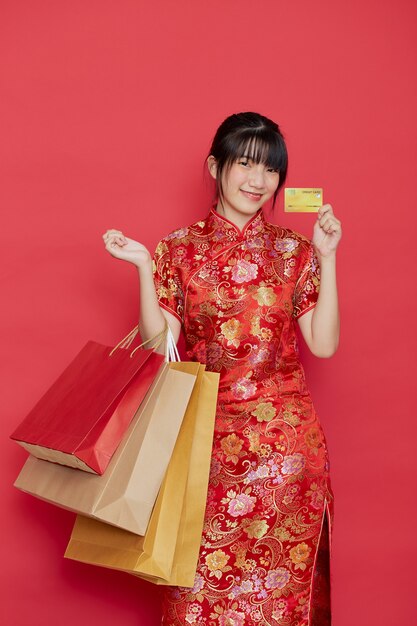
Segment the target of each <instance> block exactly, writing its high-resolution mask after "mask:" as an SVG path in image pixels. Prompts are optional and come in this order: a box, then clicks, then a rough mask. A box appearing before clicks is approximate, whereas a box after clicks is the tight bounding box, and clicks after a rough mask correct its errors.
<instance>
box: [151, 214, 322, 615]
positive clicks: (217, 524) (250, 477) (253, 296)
mask: <svg viewBox="0 0 417 626" xmlns="http://www.w3.org/2000/svg"><path fill="white" fill-rule="evenodd" d="M154 279H155V285H156V289H157V294H158V299H159V302H160V305H161V306H162V307H163V308H164V309H166V310H167V311H169V312H170V313H172V314H173V315H175V316H176V317H177V318H178V319H179V320H180V321H181V324H182V328H183V331H184V334H185V341H186V350H187V356H188V358H190V359H191V360H197V361H199V362H201V363H205V364H206V365H207V369H208V370H210V371H214V372H219V373H220V388H219V397H218V405H217V416H216V423H215V433H214V442H213V454H212V463H211V474H210V482H209V487H208V497H207V507H206V512H205V522H204V530H203V535H202V541H201V550H200V555H199V561H198V568H197V574H196V577H195V583H194V587H193V588H192V589H186V588H168V589H167V592H166V594H164V607H163V618H162V623H163V625H164V626H180V625H181V626H184V625H189V624H194V625H196V626H203V625H204V626H307V625H308V626H328V625H329V624H330V601H329V591H330V587H329V564H328V556H329V555H328V549H329V535H330V528H331V520H332V506H331V504H332V492H331V487H330V482H329V474H328V456H327V449H326V442H325V438H324V435H323V432H322V429H321V426H320V423H319V421H318V418H317V415H316V413H315V410H314V407H313V404H312V401H311V397H310V394H309V392H308V389H307V387H306V383H305V377H304V371H303V368H302V366H301V364H300V361H299V354H298V348H297V338H296V331H295V326H296V321H297V318H298V317H300V316H301V315H303V313H305V312H306V311H309V310H310V309H312V308H313V307H314V305H315V303H316V301H317V294H318V290H319V280H320V279H319V268H318V264H317V259H316V257H315V255H314V252H313V248H312V245H311V243H310V242H309V241H308V240H307V239H306V238H304V237H303V236H301V235H299V234H297V233H295V232H293V231H291V230H288V229H284V228H281V227H279V226H275V225H273V224H270V223H268V222H267V221H266V220H265V218H264V215H263V213H262V211H260V212H258V213H257V214H256V215H255V216H254V217H253V218H252V219H251V220H250V221H249V222H248V224H247V225H246V226H245V228H244V229H243V230H242V231H241V230H239V228H237V227H236V226H235V225H234V224H232V223H231V222H229V221H228V220H227V219H226V218H224V217H222V216H220V215H219V214H218V213H217V212H216V211H215V210H211V212H210V214H209V216H208V217H207V218H206V219H205V220H202V221H200V222H197V223H196V224H194V225H192V226H190V227H188V228H181V229H180V230H177V231H175V232H174V233H172V234H171V235H169V236H168V237H166V238H165V239H163V240H162V241H161V242H160V243H159V245H158V247H157V249H156V252H155V258H154Z"/></svg>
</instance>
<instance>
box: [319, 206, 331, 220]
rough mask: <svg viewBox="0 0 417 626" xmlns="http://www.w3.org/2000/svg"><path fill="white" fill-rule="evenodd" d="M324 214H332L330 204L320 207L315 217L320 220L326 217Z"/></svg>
mask: <svg viewBox="0 0 417 626" xmlns="http://www.w3.org/2000/svg"><path fill="white" fill-rule="evenodd" d="M326 213H331V214H333V207H332V205H331V204H323V206H321V207H320V208H319V210H318V211H317V216H318V217H319V218H321V217H323V216H324V215H326Z"/></svg>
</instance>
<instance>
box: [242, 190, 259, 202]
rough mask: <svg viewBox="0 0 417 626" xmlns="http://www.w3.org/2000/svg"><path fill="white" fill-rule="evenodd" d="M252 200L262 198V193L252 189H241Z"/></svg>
mask: <svg viewBox="0 0 417 626" xmlns="http://www.w3.org/2000/svg"><path fill="white" fill-rule="evenodd" d="M240 191H241V192H242V193H243V194H244V195H245V196H246V197H247V198H249V199H250V200H260V199H261V198H262V195H263V194H261V193H253V192H252V191H246V189H241V190H240Z"/></svg>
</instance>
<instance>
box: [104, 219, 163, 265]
mask: <svg viewBox="0 0 417 626" xmlns="http://www.w3.org/2000/svg"><path fill="white" fill-rule="evenodd" d="M103 241H104V245H105V247H106V250H107V252H109V253H110V254H111V255H112V256H114V257H115V258H116V259H121V260H123V261H129V263H133V264H134V265H136V267H138V268H140V267H144V266H145V265H148V264H150V262H151V261H152V257H151V255H150V253H149V251H148V250H147V248H145V246H144V245H142V244H141V243H139V242H138V241H134V240H133V239H129V238H128V237H125V236H124V234H123V233H122V232H121V231H120V230H115V229H111V230H108V231H106V232H105V233H104V235H103Z"/></svg>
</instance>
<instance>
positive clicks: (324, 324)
mask: <svg viewBox="0 0 417 626" xmlns="http://www.w3.org/2000/svg"><path fill="white" fill-rule="evenodd" d="M341 236H342V228H341V224H340V221H339V220H338V219H337V218H336V217H335V216H334V214H333V209H332V207H331V206H330V204H325V205H324V206H323V207H321V209H320V210H319V213H318V216H317V222H316V224H315V225H314V233H313V240H312V241H313V245H314V248H315V251H316V254H317V258H318V260H319V263H320V275H321V276H320V291H319V295H318V299H317V304H316V306H315V307H314V309H312V310H310V311H307V313H305V314H304V315H302V316H301V317H300V318H299V319H298V323H299V326H300V330H301V334H302V335H303V337H304V339H305V342H306V343H307V345H308V347H309V348H310V350H311V352H312V353H313V354H314V355H315V356H318V357H331V356H333V354H334V353H335V352H336V350H337V347H338V345H339V331H340V319H339V304H338V298H337V283H336V249H337V246H338V244H339V241H340V239H341Z"/></svg>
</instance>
